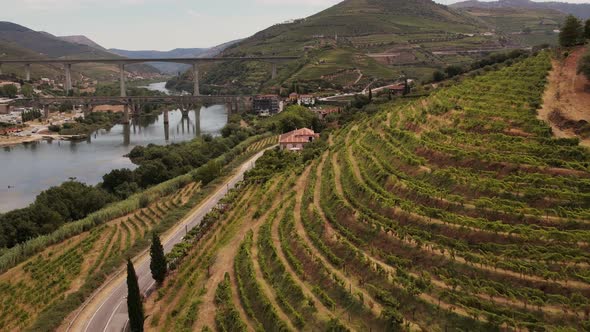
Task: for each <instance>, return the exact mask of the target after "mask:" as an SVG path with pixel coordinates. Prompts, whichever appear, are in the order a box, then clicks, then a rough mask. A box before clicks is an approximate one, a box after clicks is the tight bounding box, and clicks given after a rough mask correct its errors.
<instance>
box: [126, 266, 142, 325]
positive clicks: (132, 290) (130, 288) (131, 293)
mask: <svg viewBox="0 0 590 332" xmlns="http://www.w3.org/2000/svg"><path fill="white" fill-rule="evenodd" d="M127 311H128V312H129V328H130V330H131V332H143V320H144V317H143V303H142V301H141V294H140V292H139V284H138V282H137V275H136V274H135V268H134V267H133V263H131V259H128V260H127Z"/></svg>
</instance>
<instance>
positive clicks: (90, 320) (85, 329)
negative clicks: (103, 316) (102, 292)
mask: <svg viewBox="0 0 590 332" xmlns="http://www.w3.org/2000/svg"><path fill="white" fill-rule="evenodd" d="M120 287H121V286H119V287H117V288H120ZM117 288H115V290H114V291H113V292H112V293H111V294H110V295H109V296H108V297H107V298H106V299H105V300H104V301H103V302H102V303H101V304H100V306H99V307H98V309H96V311H95V312H94V315H92V317H90V319H89V320H88V322H87V323H86V327H85V328H84V331H88V327H89V326H90V323H92V321H94V318H95V317H96V315H97V314H98V313H99V312H100V309H102V307H103V306H104V305H105V304H106V303H107V302H108V301H109V299H110V298H111V297H112V296H113V295H114V294H115V293H116V290H117Z"/></svg>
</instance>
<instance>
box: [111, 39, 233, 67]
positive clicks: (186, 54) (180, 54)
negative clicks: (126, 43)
mask: <svg viewBox="0 0 590 332" xmlns="http://www.w3.org/2000/svg"><path fill="white" fill-rule="evenodd" d="M239 41H240V39H238V40H233V41H230V42H226V43H223V44H220V45H217V46H214V47H209V48H175V49H172V50H169V51H157V50H136V51H132V50H123V49H117V48H111V49H109V50H108V51H109V52H111V53H113V54H117V55H120V56H125V57H130V58H140V59H153V58H198V57H215V56H217V55H218V54H219V53H220V52H222V51H223V50H224V49H225V48H227V47H229V46H231V45H232V44H234V43H237V42H239ZM148 64H149V65H151V66H152V67H155V68H157V69H158V70H160V71H161V72H162V73H166V74H177V73H178V72H183V71H185V70H187V69H188V68H189V66H188V65H186V64H182V63H166V62H148Z"/></svg>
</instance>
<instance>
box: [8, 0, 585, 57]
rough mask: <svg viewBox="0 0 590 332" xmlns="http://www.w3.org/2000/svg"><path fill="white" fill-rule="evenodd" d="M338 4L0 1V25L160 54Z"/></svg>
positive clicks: (310, 0) (299, 0) (304, 0)
mask: <svg viewBox="0 0 590 332" xmlns="http://www.w3.org/2000/svg"><path fill="white" fill-rule="evenodd" d="M340 1H341V0H0V8H2V12H0V21H9V22H13V23H17V24H20V25H24V26H26V27H28V28H31V29H33V30H37V31H47V32H49V33H51V34H54V35H57V36H65V35H85V36H87V37H89V38H90V39H92V40H94V41H95V42H97V43H99V44H100V45H102V46H103V47H106V48H120V49H127V50H162V51H165V50H170V49H174V48H189V47H212V46H215V45H219V44H222V43H225V42H227V41H230V40H235V39H239V38H245V37H249V36H251V35H252V34H254V33H256V32H257V31H260V30H262V29H265V28H267V27H269V26H271V25H273V24H275V23H280V22H283V21H285V20H288V19H293V18H300V17H306V16H309V15H312V14H314V13H316V12H318V11H321V10H323V9H325V8H328V7H330V6H332V5H334V4H336V3H338V2H340ZM436 1H437V2H439V3H443V4H449V3H452V2H456V0H436ZM589 1H590V0H569V1H568V2H577V3H584V2H589Z"/></svg>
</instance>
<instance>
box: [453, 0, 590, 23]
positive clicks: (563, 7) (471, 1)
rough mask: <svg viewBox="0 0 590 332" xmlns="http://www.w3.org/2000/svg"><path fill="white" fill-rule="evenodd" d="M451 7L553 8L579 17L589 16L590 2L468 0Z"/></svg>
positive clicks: (587, 17) (586, 17) (585, 17)
mask: <svg viewBox="0 0 590 332" xmlns="http://www.w3.org/2000/svg"><path fill="white" fill-rule="evenodd" d="M450 7H451V8H470V7H472V8H505V7H521V8H529V9H553V10H557V11H560V12H562V13H565V14H571V15H574V16H577V17H578V18H580V19H584V20H585V19H589V18H590V3H570V2H558V1H550V2H535V1H531V0H498V1H478V0H468V1H462V2H457V3H454V4H451V5H450Z"/></svg>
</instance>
